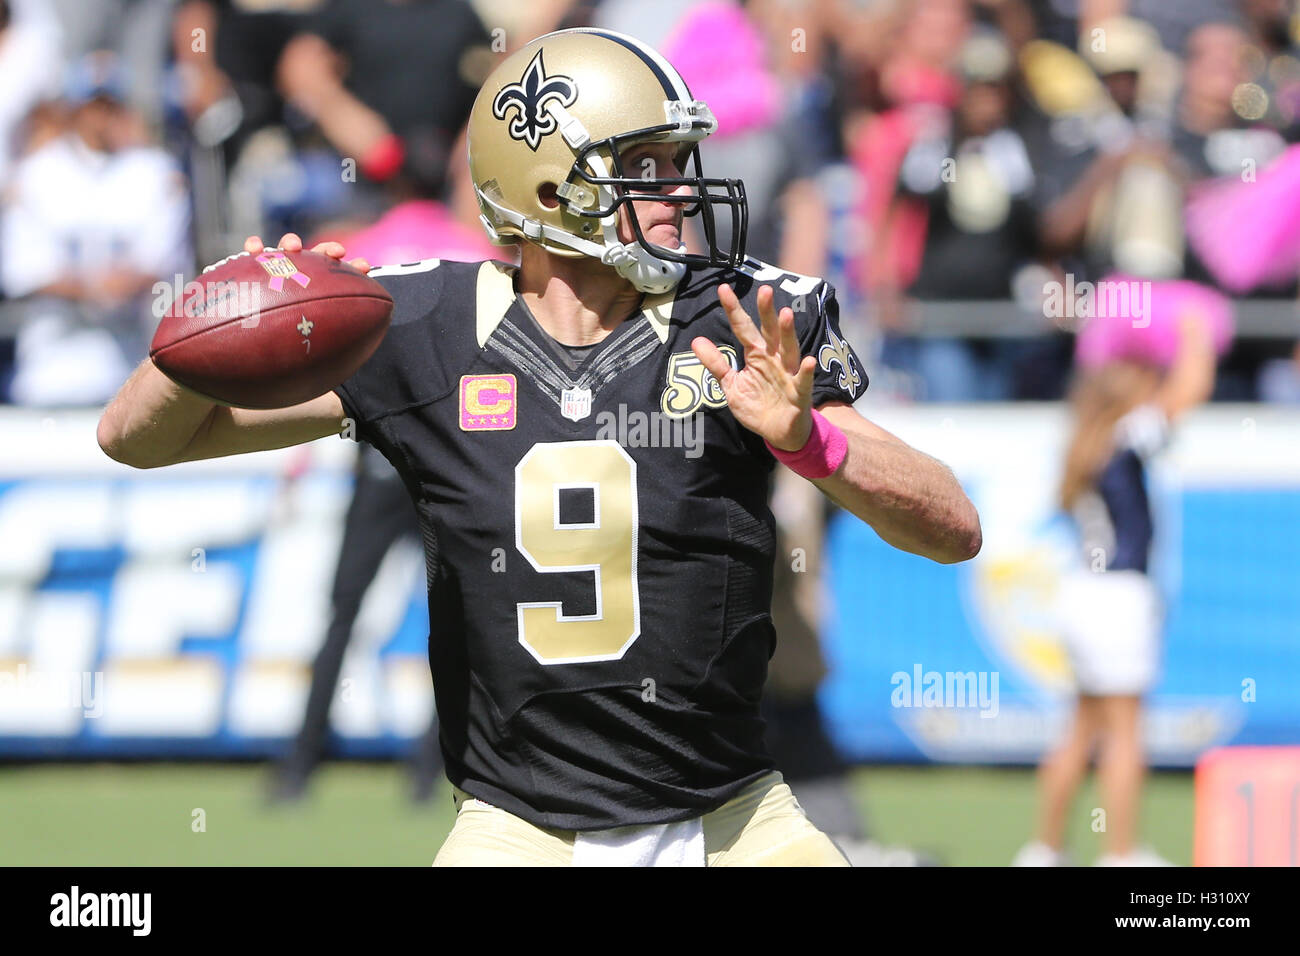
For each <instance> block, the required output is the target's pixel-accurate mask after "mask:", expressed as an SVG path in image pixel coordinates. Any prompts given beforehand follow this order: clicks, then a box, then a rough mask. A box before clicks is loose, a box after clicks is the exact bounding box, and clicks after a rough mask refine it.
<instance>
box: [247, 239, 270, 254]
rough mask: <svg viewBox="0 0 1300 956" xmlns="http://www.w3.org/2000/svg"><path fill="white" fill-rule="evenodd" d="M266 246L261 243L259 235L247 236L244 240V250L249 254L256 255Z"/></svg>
mask: <svg viewBox="0 0 1300 956" xmlns="http://www.w3.org/2000/svg"><path fill="white" fill-rule="evenodd" d="M265 248H266V247H265V246H263V245H262V237H261V236H249V237H248V238H247V239H245V240H244V251H245V252H247V253H248V254H249V255H250V256H256V255H258V254H260V253H261V251H262V250H263V249H265Z"/></svg>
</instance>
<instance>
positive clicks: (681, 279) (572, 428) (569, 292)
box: [99, 29, 980, 865]
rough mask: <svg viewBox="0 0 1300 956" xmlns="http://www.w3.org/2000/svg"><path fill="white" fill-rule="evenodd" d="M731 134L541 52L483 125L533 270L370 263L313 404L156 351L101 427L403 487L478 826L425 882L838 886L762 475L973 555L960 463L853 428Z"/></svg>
mask: <svg viewBox="0 0 1300 956" xmlns="http://www.w3.org/2000/svg"><path fill="white" fill-rule="evenodd" d="M715 128H716V121H715V119H714V117H713V115H712V114H711V112H710V111H709V108H708V107H707V106H706V105H705V104H704V103H702V102H699V101H697V100H695V99H694V98H693V97H692V96H691V94H690V92H689V90H688V89H687V87H686V84H685V83H684V82H683V81H682V78H681V77H680V76H679V75H678V73H677V71H676V70H674V69H673V67H672V66H671V65H669V64H668V63H667V62H666V61H665V60H664V59H663V58H662V57H660V56H659V55H658V54H657V53H656V52H655V51H654V50H652V49H650V48H648V47H646V46H645V45H643V44H641V43H639V42H638V41H636V40H634V39H631V38H629V37H626V36H621V35H619V34H615V33H610V32H607V31H601V30H590V29H579V30H567V31H562V32H559V33H553V34H549V35H547V36H544V37H541V38H539V39H536V40H534V41H532V42H531V43H529V44H527V45H526V46H524V47H522V48H521V49H520V50H518V51H517V52H515V53H514V54H512V55H511V56H509V57H507V58H506V59H505V60H503V61H502V63H501V64H500V65H499V66H498V67H497V69H496V70H495V71H494V73H493V74H492V75H491V77H490V78H489V79H488V81H487V82H486V84H485V85H484V87H483V89H482V91H481V92H480V93H479V96H478V100H477V102H476V104H475V106H474V109H473V113H472V115H471V118H470V122H469V154H470V167H471V172H472V175H473V180H474V187H475V190H476V191H477V194H478V199H479V203H480V206H481V209H482V221H483V224H484V226H485V228H486V229H487V232H488V234H489V236H490V237H491V238H492V239H493V240H494V241H496V242H498V243H514V244H517V245H518V247H519V254H520V265H519V267H518V268H514V267H509V266H506V265H503V264H501V263H498V262H492V261H488V262H473V263H462V262H439V261H437V260H429V261H425V262H420V263H416V264H413V265H401V266H388V267H384V268H378V269H375V270H373V271H372V272H371V273H370V274H371V275H372V276H373V277H375V278H376V279H378V281H380V282H381V283H382V284H383V285H384V286H385V288H387V289H388V290H389V292H390V293H391V294H392V297H393V301H394V311H393V317H392V325H391V327H390V329H389V331H388V333H387V336H386V337H385V339H384V341H383V343H382V344H381V345H380V347H379V349H378V350H377V351H376V352H375V354H374V356H373V357H372V358H371V359H370V360H369V361H368V362H367V363H366V364H365V365H364V366H363V367H362V368H361V369H360V370H359V371H358V372H357V373H356V374H355V375H354V376H353V377H352V378H350V379H349V380H348V381H346V382H344V383H342V384H341V385H339V386H338V387H337V388H336V389H335V390H334V391H332V392H329V393H327V394H325V395H322V396H320V397H319V398H317V399H314V400H313V401H310V402H307V403H304V404H302V405H299V406H295V407H293V408H287V409H281V410H275V411H249V410H244V409H237V408H228V407H224V406H214V405H213V404H212V403H211V402H208V401H206V400H203V399H201V398H199V397H197V396H195V395H193V394H192V393H189V392H187V391H185V390H184V389H182V388H181V387H179V386H177V385H175V384H173V383H172V382H171V381H169V380H168V379H167V378H166V377H165V376H164V375H162V374H161V373H160V372H159V371H157V369H156V368H154V367H153V366H152V365H151V364H150V363H148V362H146V363H144V364H143V365H142V366H141V368H140V369H139V370H138V371H137V372H136V374H135V375H134V376H133V377H132V378H131V380H130V381H129V382H128V383H127V384H126V385H125V386H124V388H123V389H122V391H121V393H120V394H119V395H118V396H117V398H116V399H115V400H114V401H113V402H112V404H111V405H110V406H109V407H108V409H107V410H106V411H105V413H104V417H103V420H102V422H101V424H100V428H99V441H100V444H101V446H102V447H103V448H104V450H105V451H106V452H107V453H108V454H109V455H111V456H112V457H114V458H116V459H118V460H120V461H124V462H126V463H128V464H132V465H136V466H139V467H152V466H158V465H165V464H168V463H171V462H179V461H187V460H191V459H197V458H206V457H212V456H217V455H230V454H237V453H241V452H248V451H254V450H257V449H264V448H278V447H282V446H285V445H290V444H293V443H296V442H303V441H310V440H312V439H316V438H321V437H323V436H326V435H335V434H339V433H341V432H342V433H344V434H349V433H355V435H356V436H358V437H360V438H361V439H363V440H365V441H367V442H369V443H371V444H372V445H374V446H375V447H376V448H378V449H379V450H380V451H381V452H382V453H383V454H384V455H385V456H386V457H387V458H388V459H389V461H391V462H392V463H393V465H394V466H395V467H396V468H397V470H398V471H399V473H400V474H401V475H402V478H403V480H404V481H405V483H406V486H407V489H408V490H409V492H410V494H411V497H412V498H413V500H414V501H415V505H416V508H417V510H418V512H419V515H420V520H421V524H422V528H423V535H424V543H425V549H426V557H427V570H428V586H429V616H430V621H431V631H432V636H431V639H430V644H429V660H430V664H431V667H432V671H433V677H434V684H435V689H436V699H437V706H438V714H439V720H440V722H441V726H442V746H443V751H444V756H445V758H446V765H447V773H448V776H449V777H450V779H451V782H452V784H453V786H454V792H455V797H456V801H457V805H458V808H459V810H458V815H457V819H456V824H455V826H454V828H453V830H452V832H451V834H450V835H449V836H448V838H447V841H446V842H445V844H444V845H443V847H442V849H441V850H440V852H439V853H438V855H437V859H436V863H438V864H444V865H454V864H555V865H580V864H682V865H740V864H809V865H845V861H844V858H843V856H842V855H841V854H840V853H839V852H838V851H837V850H836V848H835V846H834V845H833V844H832V843H831V841H830V840H829V839H828V838H827V837H826V836H824V835H823V834H822V833H820V832H819V831H818V830H817V829H816V828H814V827H813V826H812V824H811V823H809V822H808V820H807V818H806V817H805V816H804V814H803V812H802V810H801V809H800V808H799V806H798V804H797V803H796V802H795V801H794V799H793V797H792V795H791V793H790V790H789V788H788V787H787V786H786V785H785V784H784V783H783V782H782V779H781V776H780V774H779V773H778V772H776V770H775V769H774V767H773V765H772V761H771V760H770V758H769V757H768V756H767V754H766V753H765V751H764V747H763V724H762V721H761V719H760V717H759V707H758V704H759V696H760V692H761V689H762V687H763V683H764V677H765V673H766V668H767V661H768V658H769V657H770V656H771V653H772V649H773V646H774V642H775V640H776V635H775V633H774V629H773V626H772V622H771V617H770V613H769V611H770V600H771V588H772V569H773V560H774V553H773V552H774V545H773V520H772V515H771V512H770V511H769V510H768V507H767V503H766V502H767V485H768V480H769V477H770V475H771V472H772V469H773V468H774V467H775V465H776V464H777V462H778V461H780V462H783V463H784V466H786V467H790V468H791V469H793V470H794V471H796V472H797V473H799V474H801V475H802V476H804V477H806V478H808V479H809V480H811V481H814V482H815V483H816V484H817V486H818V487H819V488H820V489H821V490H822V491H823V492H824V493H825V494H826V495H828V496H829V497H830V498H831V499H833V500H834V501H835V502H836V503H838V504H839V505H840V506H841V507H843V508H845V509H846V510H848V511H850V512H852V513H853V514H854V515H856V516H858V517H859V518H861V519H862V520H864V521H866V522H868V523H869V524H870V525H871V526H872V527H873V528H874V529H875V530H876V531H877V532H878V533H879V534H880V536H881V537H882V538H884V539H885V540H886V541H888V542H889V543H890V544H893V545H894V546H896V547H898V548H902V549H904V550H907V551H911V552H914V553H916V554H921V555H925V556H927V557H930V558H932V559H934V560H936V561H940V562H957V561H963V560H965V559H967V558H970V557H972V556H973V555H974V554H975V553H976V552H977V551H978V550H979V547H980V527H979V518H978V515H977V514H976V512H975V509H974V507H973V506H972V505H971V503H970V501H969V500H968V499H967V497H966V496H965V494H964V493H963V492H962V489H961V487H960V485H959V484H958V483H957V481H956V479H955V478H954V476H953V475H952V473H951V472H950V471H949V470H948V469H947V468H946V467H945V466H944V465H943V464H941V463H940V462H938V461H936V460H935V459H933V458H931V457H929V456H927V455H925V454H922V453H921V452H919V451H916V450H914V449H912V448H910V447H909V446H908V445H906V444H905V443H903V442H902V441H900V440H899V439H898V438H896V437H894V436H893V435H891V434H889V433H888V432H886V431H884V430H883V429H881V428H879V427H877V426H875V425H873V424H871V423H870V422H868V421H866V420H865V419H864V418H862V417H861V416H860V415H858V414H857V413H856V412H855V411H854V410H853V408H852V404H853V402H854V401H855V400H856V399H857V398H859V397H860V396H861V395H862V393H863V390H864V389H865V388H866V386H867V380H866V376H865V374H864V373H863V369H862V366H861V364H860V362H859V360H858V358H857V356H856V355H854V353H853V350H852V349H851V348H850V347H849V345H848V343H847V342H845V341H844V340H843V338H841V336H840V332H839V328H838V315H837V306H836V302H835V295H834V292H833V290H832V289H831V288H830V287H829V286H828V285H827V284H826V283H825V282H824V281H822V280H820V279H815V278H810V277H807V276H800V275H792V274H787V273H785V272H782V271H781V270H780V269H777V268H773V267H771V266H768V265H765V264H763V263H760V262H756V261H753V260H752V259H749V258H747V257H746V255H745V251H744V235H745V223H746V214H747V210H746V206H745V193H744V187H743V185H742V184H741V183H740V182H739V181H736V180H728V179H706V178H704V177H703V175H702V172H701V170H700V164H699V154H698V151H697V146H698V144H699V142H700V141H701V140H703V139H704V138H705V137H706V136H708V135H709V134H710V133H712V132H713V131H714V129H715ZM684 216H691V217H693V218H694V219H696V220H697V221H698V222H699V223H700V232H701V233H702V234H703V236H704V240H705V244H706V247H707V248H705V249H704V250H702V251H700V252H689V251H687V247H686V245H685V244H684V243H683V241H682V235H683V217H684ZM280 248H281V249H287V250H290V251H296V250H298V249H300V248H301V242H300V240H299V239H298V238H297V237H296V236H292V235H288V236H285V237H284V238H283V239H282V240H281V242H280ZM245 249H246V250H248V251H249V252H251V253H258V252H260V251H261V249H262V243H261V241H260V240H258V239H256V238H250V239H249V240H248V242H247V243H246V245H245ZM318 251H322V252H325V253H326V254H328V255H332V256H335V257H340V258H341V257H342V256H343V255H344V251H343V249H342V248H341V247H339V246H338V245H337V244H327V245H324V246H322V247H318ZM357 264H358V266H359V267H362V268H365V267H366V264H365V263H364V262H357ZM756 319H757V321H756Z"/></svg>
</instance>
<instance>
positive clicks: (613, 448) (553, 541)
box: [515, 440, 641, 664]
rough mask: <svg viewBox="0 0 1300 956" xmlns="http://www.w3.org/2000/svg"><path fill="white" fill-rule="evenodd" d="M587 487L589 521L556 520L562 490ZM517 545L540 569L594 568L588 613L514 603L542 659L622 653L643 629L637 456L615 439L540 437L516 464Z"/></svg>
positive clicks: (525, 639)
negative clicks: (638, 566)
mask: <svg viewBox="0 0 1300 956" xmlns="http://www.w3.org/2000/svg"><path fill="white" fill-rule="evenodd" d="M565 488H583V489H590V490H591V494H592V499H593V504H594V511H593V515H592V518H593V520H592V521H590V522H588V523H581V524H572V523H570V524H561V523H560V491H561V490H562V489H565ZM515 547H517V548H518V549H519V553H520V554H522V555H523V556H524V557H525V558H527V559H528V562H529V563H530V564H531V565H532V566H533V567H534V568H535V569H536V570H538V571H540V572H542V573H543V574H560V573H563V572H566V571H568V572H573V571H592V572H594V573H595V581H596V610H595V613H593V614H584V615H570V616H566V615H565V614H564V609H563V607H562V602H560V601H541V602H535V603H530V604H522V603H521V604H518V605H516V609H517V612H518V615H519V643H520V644H522V645H523V646H524V647H525V648H526V649H527V650H528V652H529V653H530V654H532V655H533V657H534V658H536V659H537V661H538V662H539V663H541V664H574V663H581V662H585V661H608V660H617V659H618V658H620V657H622V656H623V654H624V652H626V651H627V649H628V647H630V646H631V644H632V642H633V641H635V640H636V639H637V637H638V636H639V635H640V633H641V605H640V597H639V594H638V590H637V574H636V547H637V495H636V462H634V461H633V460H632V459H631V457H629V456H628V454H627V452H626V451H624V450H623V449H622V448H621V447H620V446H619V444H618V443H617V442H615V441H609V440H605V441H569V442H541V443H538V444H536V445H534V446H533V447H532V448H530V449H529V450H528V452H527V453H526V454H525V455H524V457H523V458H521V459H520V460H519V464H518V465H516V466H515Z"/></svg>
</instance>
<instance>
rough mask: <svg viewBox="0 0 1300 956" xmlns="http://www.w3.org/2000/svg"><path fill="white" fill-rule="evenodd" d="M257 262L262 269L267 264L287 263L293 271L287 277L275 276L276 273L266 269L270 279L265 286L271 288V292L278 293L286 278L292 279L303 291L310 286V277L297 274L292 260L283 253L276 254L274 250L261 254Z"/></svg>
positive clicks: (296, 268)
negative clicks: (260, 264)
mask: <svg viewBox="0 0 1300 956" xmlns="http://www.w3.org/2000/svg"><path fill="white" fill-rule="evenodd" d="M257 261H258V262H260V263H262V265H263V267H265V265H266V264H267V263H268V262H287V263H289V266H290V268H292V269H293V272H291V273H289V274H288V275H287V276H282V275H277V274H276V273H274V272H271V270H270V269H267V271H268V272H271V279H270V281H268V282H267V283H266V284H267V285H269V286H270V287H271V291H272V292H279V291H280V290H281V289H283V288H284V280H285V279H286V278H288V279H292V280H293V281H294V282H296V283H298V285H300V286H301V287H302V288H304V289H305V288H307V286H308V285H310V284H311V277H310V276H306V275H303V274H302V273H301V272H299V271H298V267H297V266H295V265H294V264H293V260H292V259H290V258H289V257H288V256H286V255H285V254H284V253H283V252H278V251H276V250H271V251H268V252H263V253H262V254H261V255H259V256H258V257H257Z"/></svg>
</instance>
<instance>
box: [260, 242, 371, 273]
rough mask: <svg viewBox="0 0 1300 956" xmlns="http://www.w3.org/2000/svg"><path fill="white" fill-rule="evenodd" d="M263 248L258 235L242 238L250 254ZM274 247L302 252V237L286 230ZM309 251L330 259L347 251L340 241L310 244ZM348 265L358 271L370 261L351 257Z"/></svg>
mask: <svg viewBox="0 0 1300 956" xmlns="http://www.w3.org/2000/svg"><path fill="white" fill-rule="evenodd" d="M265 248H266V246H264V245H263V244H262V240H261V237H259V236H249V237H248V238H247V239H245V240H244V251H245V252H247V253H248V254H249V255H250V256H257V255H261V254H262V250H263V249H265ZM276 248H277V249H279V250H281V251H283V252H302V239H301V238H299V237H298V235H297V233H293V232H286V233H285V234H284V235H283V236H281V237H280V244H279V245H278V246H276ZM311 251H312V252H319V253H320V254H321V255H323V256H329V257H330V258H331V259H342V258H343V257H344V256H345V255H347V252H346V251H345V250H344V249H343V243H341V242H321V243H317V244H316V245H314V246H312V248H311ZM348 265H350V266H352V268H354V269H356V270H357V271H358V272H369V271H370V263H368V262H366V260H365V259H351V260H349V261H348Z"/></svg>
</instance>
